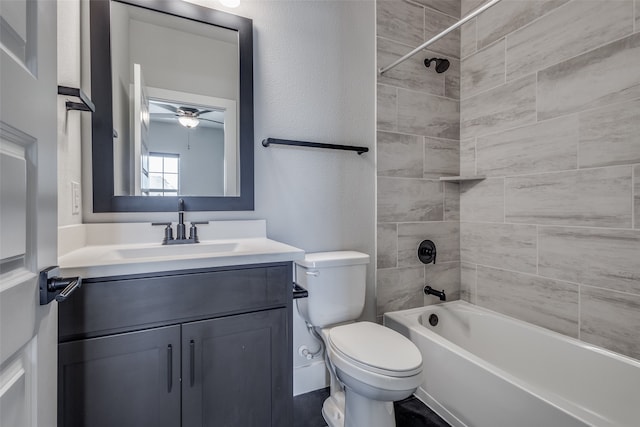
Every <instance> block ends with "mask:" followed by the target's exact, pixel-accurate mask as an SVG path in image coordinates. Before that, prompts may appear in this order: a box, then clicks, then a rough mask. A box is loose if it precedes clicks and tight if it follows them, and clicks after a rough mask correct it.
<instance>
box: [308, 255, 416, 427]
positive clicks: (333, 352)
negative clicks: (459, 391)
mask: <svg viewBox="0 0 640 427" xmlns="http://www.w3.org/2000/svg"><path fill="white" fill-rule="evenodd" d="M368 261H369V256H368V255H366V254H362V253H359V252H353V251H343V252H323V253H317V254H307V255H306V257H305V259H304V260H302V261H298V262H296V281H297V283H298V284H300V285H301V286H302V287H304V288H305V289H306V290H307V291H308V294H309V295H308V297H307V298H306V299H302V300H300V299H299V300H297V306H298V311H299V313H300V314H301V315H302V317H303V318H304V319H305V320H306V321H307V322H308V323H309V324H310V325H312V326H314V328H315V329H316V330H317V331H319V336H320V337H321V339H322V341H323V342H324V344H325V349H326V352H327V354H326V355H327V358H326V359H325V360H326V361H327V363H328V365H329V366H328V368H329V373H330V376H331V396H330V397H329V398H327V400H326V401H325V402H324V405H323V408H322V415H323V417H324V419H325V421H327V424H328V425H329V427H393V426H395V425H396V424H395V414H394V410H393V402H394V401H396V400H402V399H405V398H407V397H409V396H410V395H411V394H412V393H413V392H414V391H415V390H416V388H417V387H418V385H419V384H420V383H421V382H422V378H421V375H422V356H421V353H420V351H419V350H418V348H417V347H416V346H415V344H413V343H412V342H411V341H410V340H408V339H407V338H405V337H404V336H402V335H400V334H399V333H397V332H396V331H393V330H391V329H389V328H386V327H384V326H382V325H378V324H376V323H372V322H364V321H363V322H355V319H357V318H358V317H359V316H360V314H361V313H362V309H363V307H364V294H365V288H366V286H365V284H366V282H365V279H366V268H364V267H365V265H366V263H368Z"/></svg>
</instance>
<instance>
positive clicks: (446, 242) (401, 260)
mask: <svg viewBox="0 0 640 427" xmlns="http://www.w3.org/2000/svg"><path fill="white" fill-rule="evenodd" d="M426 239H428V240H432V241H433V243H435V245H436V251H437V256H436V263H444V262H452V261H459V260H460V224H459V223H457V222H423V223H406V224H398V265H399V266H403V267H405V266H407V267H408V266H420V265H423V264H422V263H421V262H420V260H418V255H417V254H418V245H419V244H420V242H421V241H423V240H426Z"/></svg>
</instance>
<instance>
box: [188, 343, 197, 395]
mask: <svg viewBox="0 0 640 427" xmlns="http://www.w3.org/2000/svg"><path fill="white" fill-rule="evenodd" d="M189 359H190V364H191V367H190V371H189V381H190V385H191V387H193V384H195V382H196V366H195V365H196V343H195V341H193V340H191V341H189Z"/></svg>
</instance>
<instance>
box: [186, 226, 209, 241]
mask: <svg viewBox="0 0 640 427" xmlns="http://www.w3.org/2000/svg"><path fill="white" fill-rule="evenodd" d="M199 224H209V221H191V227H190V228H189V240H193V241H194V242H195V243H198V242H199V240H198V227H196V225H199Z"/></svg>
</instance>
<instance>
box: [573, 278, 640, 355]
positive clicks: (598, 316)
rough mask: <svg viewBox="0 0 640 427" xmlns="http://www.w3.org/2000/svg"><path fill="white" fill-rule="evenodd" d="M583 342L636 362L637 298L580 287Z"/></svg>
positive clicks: (639, 346) (639, 349)
mask: <svg viewBox="0 0 640 427" xmlns="http://www.w3.org/2000/svg"><path fill="white" fill-rule="evenodd" d="M580 312H581V327H580V337H581V339H582V340H583V341H587V342H590V343H592V344H596V345H599V346H602V347H605V348H608V349H610V350H613V351H616V352H618V353H622V354H626V355H627V356H630V357H633V358H636V359H640V296H639V295H629V294H621V293H618V292H612V291H609V290H605V289H598V288H590V287H588V286H583V287H582V288H581V291H580Z"/></svg>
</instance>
